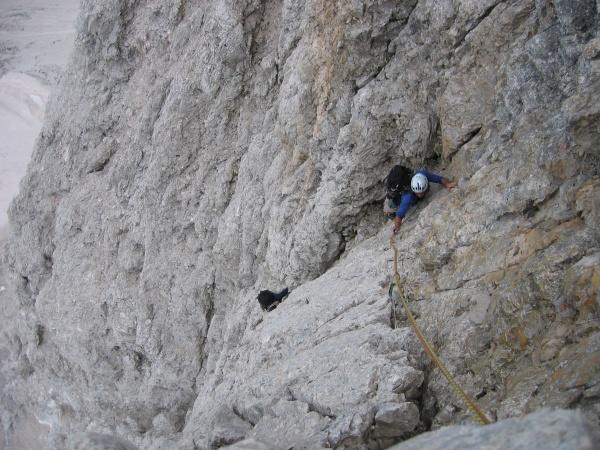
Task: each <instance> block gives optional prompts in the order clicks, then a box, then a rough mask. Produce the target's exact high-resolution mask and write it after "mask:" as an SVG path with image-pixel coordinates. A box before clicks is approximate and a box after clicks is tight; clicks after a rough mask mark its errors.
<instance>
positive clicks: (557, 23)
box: [2, 0, 600, 450]
mask: <svg viewBox="0 0 600 450" xmlns="http://www.w3.org/2000/svg"><path fill="white" fill-rule="evenodd" d="M82 11H83V12H82V15H81V16H80V19H79V25H78V29H79V32H78V36H77V39H76V51H75V55H74V58H73V60H72V63H71V65H70V67H69V69H68V71H67V74H66V76H65V80H64V81H63V83H62V85H61V93H60V95H58V96H57V98H55V99H54V101H53V103H52V104H51V105H50V107H49V112H48V117H47V121H46V124H45V127H44V130H43V131H42V134H41V136H40V138H39V142H38V145H37V148H36V151H35V153H34V156H33V160H32V162H31V164H30V166H29V170H28V174H27V176H26V177H25V179H24V180H23V183H22V188H21V192H20V194H19V196H18V197H17V199H16V200H15V201H14V202H13V204H12V207H11V210H10V218H11V238H10V244H9V251H8V255H7V257H6V258H5V259H6V262H7V264H8V265H9V268H10V273H11V277H12V285H13V287H14V289H15V291H16V293H15V295H14V297H13V300H14V301H13V302H12V303H11V304H12V306H13V309H15V310H16V309H17V308H16V307H17V306H18V312H14V313H8V314H7V316H8V317H6V318H5V319H4V323H5V324H6V325H5V326H4V327H3V332H2V339H3V346H5V347H6V348H8V349H9V352H10V361H11V362H10V364H7V366H6V367H3V372H4V373H5V377H6V379H7V380H10V382H9V383H8V384H7V386H6V387H5V392H8V394H9V396H10V398H11V401H13V402H15V404H18V405H20V407H21V408H24V409H26V410H28V411H32V412H33V413H34V414H35V417H37V418H38V419H40V420H42V421H43V422H44V423H48V424H51V426H52V431H51V436H50V438H49V441H48V442H49V443H48V448H63V447H64V446H71V447H73V448H75V447H74V446H76V445H79V444H78V442H79V441H77V439H78V438H77V436H80V433H82V432H86V433H96V434H92V435H87V436H88V437H89V436H96V437H97V436H104V435H117V436H120V437H122V438H126V439H127V440H128V441H130V442H131V443H132V444H135V445H137V446H138V447H140V448H148V449H156V450H158V449H174V448H182V449H184V448H185V449H189V448H218V447H220V446H225V445H228V444H233V443H235V442H237V441H241V440H243V439H248V440H250V441H251V442H258V443H260V442H264V443H266V444H268V445H271V446H273V447H275V448H290V447H292V446H293V447H295V448H319V447H326V446H327V447H338V448H384V447H386V446H389V445H392V444H393V443H395V442H397V441H399V440H402V439H405V438H407V437H409V436H411V435H413V434H416V433H419V432H421V431H423V430H426V429H429V428H430V427H433V428H436V427H439V426H440V425H445V424H451V423H459V422H462V421H465V420H467V415H466V411H465V409H464V407H463V405H461V404H460V402H459V401H458V400H457V399H456V398H455V397H454V396H453V394H452V392H451V390H450V388H449V387H448V386H447V384H446V382H445V380H444V379H443V378H442V377H441V375H440V374H439V373H438V372H437V371H436V370H434V369H433V367H432V366H431V364H430V363H429V361H428V359H427V357H426V356H425V355H424V353H423V351H422V350H421V348H420V347H419V344H418V342H417V340H416V338H415V337H414V336H413V334H412V332H411V331H410V329H409V328H408V324H407V323H406V322H404V321H403V322H402V323H401V326H399V327H398V328H395V329H393V328H392V327H391V322H390V306H389V303H388V299H387V284H388V283H389V281H390V273H391V266H392V265H391V251H390V248H389V243H388V238H389V234H390V224H389V223H386V222H385V220H384V219H383V217H381V213H380V211H381V201H382V199H383V188H382V183H381V182H382V179H383V178H384V177H385V175H386V174H387V171H388V170H389V168H390V167H391V166H392V165H393V164H395V163H403V164H405V165H410V166H412V167H414V168H418V167H428V168H430V169H431V170H434V171H438V172H441V173H443V174H444V175H446V176H447V177H449V178H454V179H457V180H458V181H459V183H458V187H457V188H456V189H455V190H454V191H453V192H447V191H443V190H440V189H437V188H436V187H433V188H432V191H431V192H430V193H429V194H428V196H427V198H426V200H425V201H423V202H421V203H420V204H419V206H418V207H416V208H414V209H412V210H411V212H410V215H409V216H408V218H407V221H406V223H405V224H404V225H403V226H402V229H401V232H400V234H399V237H398V245H399V247H400V253H401V257H400V269H401V272H402V277H403V281H404V286H403V289H404V293H405V295H406V296H407V297H409V299H410V300H411V305H412V307H413V310H414V311H415V313H416V314H417V315H418V317H419V323H420V324H421V325H422V327H423V328H424V330H425V331H426V333H427V335H428V336H429V337H430V338H431V339H432V341H433V342H434V344H435V345H436V348H437V349H438V350H439V351H440V353H441V356H442V358H443V359H444V360H445V361H446V362H447V363H448V366H449V368H450V369H451V371H452V372H453V373H454V374H456V376H457V378H458V380H459V382H460V383H461V384H462V385H464V386H465V388H466V390H467V391H469V392H470V393H471V394H472V395H474V396H476V397H477V398H478V401H479V402H480V404H481V405H482V407H483V408H484V410H485V411H486V412H487V414H488V415H490V416H491V417H492V418H507V417H512V416H517V415H520V414H523V413H527V412H531V411H534V410H537V409H538V408H540V407H542V406H556V407H565V408H579V409H581V410H582V411H583V412H584V413H585V414H586V415H587V416H588V417H589V418H590V419H591V420H592V421H595V422H596V423H598V418H599V416H600V410H599V404H600V403H599V402H598V395H599V394H598V382H599V381H600V379H599V375H598V371H597V367H598V360H599V358H600V353H599V352H600V350H599V348H598V343H599V339H600V333H599V331H600V328H599V322H598V311H599V308H600V305H599V304H598V303H599V294H598V292H599V289H600V282H599V280H600V278H599V274H600V256H599V255H600V249H599V246H598V237H599V232H598V230H599V227H598V217H599V214H598V204H599V197H598V194H597V193H598V187H599V186H600V181H599V179H598V174H599V170H600V160H599V158H600V157H599V153H598V123H599V120H598V117H599V114H600V113H599V111H598V105H599V104H600V103H599V102H598V100H599V98H598V97H599V96H600V90H599V77H598V74H599V71H600V62H599V61H600V60H599V59H598V56H599V55H600V51H599V50H598V38H599V36H598V5H597V2H595V1H591V0H588V1H584V0H578V1H576V2H573V1H569V2H567V1H553V2H545V1H543V0H536V1H534V0H525V1H504V2H502V1H494V0H490V1H485V2H481V1H477V2H475V1H467V0H443V1H429V0H418V1H417V0H407V1H401V2H391V1H362V2H361V1H342V0H339V1H334V2H332V1H329V0H328V1H322V0H312V1H308V2H300V1H292V0H287V1H275V0H265V1H258V0H244V1H237V2H231V1H200V0H179V1H177V2H172V3H169V4H167V3H165V2H161V1H158V0H154V1H152V0H148V1H145V2H140V1H137V0H126V1H116V0H105V1H102V2H93V1H88V0H84V1H83V3H82ZM284 285H287V286H290V287H291V288H293V292H292V294H291V295H290V297H289V298H288V299H287V300H286V301H285V302H284V303H283V304H282V305H280V306H279V307H278V308H277V309H276V310H275V311H274V312H271V313H268V314H265V313H263V312H262V311H261V310H260V308H259V306H258V303H257V302H256V300H255V296H256V294H257V292H258V290H260V289H263V288H271V289H274V290H275V289H278V288H280V287H283V286H284ZM8 311H11V310H8ZM8 415H10V413H8ZM3 423H4V421H3ZM90 439H91V438H90ZM115 439H116V438H115ZM119 439H121V438H119ZM119 445H121V444H119ZM122 445H129V444H122Z"/></svg>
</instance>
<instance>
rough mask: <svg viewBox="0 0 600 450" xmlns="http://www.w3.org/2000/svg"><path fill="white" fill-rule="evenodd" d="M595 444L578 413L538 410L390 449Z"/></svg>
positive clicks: (253, 449)
mask: <svg viewBox="0 0 600 450" xmlns="http://www.w3.org/2000/svg"><path fill="white" fill-rule="evenodd" d="M598 445H600V433H598V429H597V428H595V427H594V426H592V425H591V424H590V422H588V421H587V420H586V419H585V418H583V417H582V415H581V414H580V413H577V412H572V411H564V410H556V411H549V410H541V411H539V412H535V413H533V414H530V415H528V416H525V417H524V418H513V419H506V420H504V421H501V422H499V423H497V424H493V425H489V426H486V427H481V426H477V425H470V426H465V425H462V426H451V427H444V428H442V429H440V430H437V431H433V432H429V433H424V434H422V435H420V436H418V437H415V438H412V439H410V440H408V441H405V442H403V443H401V444H398V445H395V446H393V447H390V450H422V449H428V450H438V449H439V450H454V449H455V450H496V449H498V450H528V449H530V448H544V449H548V450H593V449H595V448H598ZM225 448H227V450H270V449H273V448H276V447H269V446H268V445H266V444H264V443H261V442H258V441H255V440H252V439H245V440H243V441H240V442H237V443H236V444H233V445H231V446H228V447H225Z"/></svg>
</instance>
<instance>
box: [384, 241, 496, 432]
mask: <svg viewBox="0 0 600 450" xmlns="http://www.w3.org/2000/svg"><path fill="white" fill-rule="evenodd" d="M390 245H391V247H392V249H393V250H394V281H392V282H391V283H390V288H389V296H390V301H391V303H392V316H393V317H394V321H396V306H395V302H394V299H393V297H392V293H393V290H394V284H395V285H396V288H397V289H398V295H399V296H400V300H402V305H403V306H404V310H405V311H406V317H408V321H409V322H410V326H411V327H412V329H413V331H414V332H415V334H416V335H417V337H418V338H419V341H421V345H422V346H423V348H424V349H425V351H426V352H427V354H428V355H429V356H430V358H431V359H432V360H433V362H434V363H435V365H436V366H438V368H439V369H440V371H441V372H442V374H443V375H444V377H445V378H446V380H448V383H450V386H452V388H453V389H454V392H455V393H456V395H457V397H459V398H460V399H461V400H462V401H463V402H464V404H465V405H466V406H467V408H468V409H469V411H471V413H472V414H473V416H474V417H475V418H476V419H477V421H478V422H479V423H480V424H481V425H488V424H489V423H490V420H489V419H488V418H487V416H486V415H485V414H484V413H483V411H481V409H480V408H479V406H477V404H476V403H475V402H474V401H473V400H472V399H471V397H469V396H468V395H467V393H466V392H465V391H464V390H463V389H462V388H461V387H460V385H459V384H458V383H457V382H456V380H455V379H454V377H453V376H452V374H451V373H450V372H449V371H448V369H446V366H445V365H444V363H443V362H442V360H441V359H440V358H439V357H438V355H437V354H436V352H435V351H434V350H433V347H432V346H431V344H430V343H429V341H428V340H427V338H426V337H425V335H424V334H423V332H422V331H421V329H420V328H419V325H417V321H416V320H415V318H414V316H413V315H412V312H411V311H410V308H409V307H408V302H407V301H406V298H404V296H403V295H402V294H401V293H400V284H401V279H400V274H399V273H398V247H396V240H395V236H392V237H391V238H390Z"/></svg>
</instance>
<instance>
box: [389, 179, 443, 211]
mask: <svg viewBox="0 0 600 450" xmlns="http://www.w3.org/2000/svg"><path fill="white" fill-rule="evenodd" d="M417 173H422V174H423V175H425V176H426V177H427V181H429V182H430V183H437V184H440V183H441V182H442V180H443V179H444V178H443V177H440V176H439V175H436V174H435V173H431V172H427V171H426V170H418V171H417V172H416V173H415V175H416V174H417ZM417 200H419V197H417V196H416V195H415V193H414V192H413V191H412V190H409V191H408V192H404V193H403V194H402V198H401V199H400V206H398V209H397V210H396V217H400V218H401V219H404V216H406V213H407V212H408V210H409V208H410V207H411V206H412V205H413V204H414V203H415V202H416V201H417Z"/></svg>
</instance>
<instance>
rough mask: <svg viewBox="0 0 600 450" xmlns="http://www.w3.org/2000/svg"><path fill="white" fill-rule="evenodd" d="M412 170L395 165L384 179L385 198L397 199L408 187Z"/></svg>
mask: <svg viewBox="0 0 600 450" xmlns="http://www.w3.org/2000/svg"><path fill="white" fill-rule="evenodd" d="M411 179H412V170H410V169H409V168H408V167H404V166H401V165H400V164H397V165H395V166H394V167H392V170H390V173H388V176H387V177H385V180H384V181H385V193H386V197H387V198H391V199H398V198H400V196H401V195H402V193H403V192H404V191H405V190H407V189H408V188H409V187H410V180H411Z"/></svg>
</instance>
